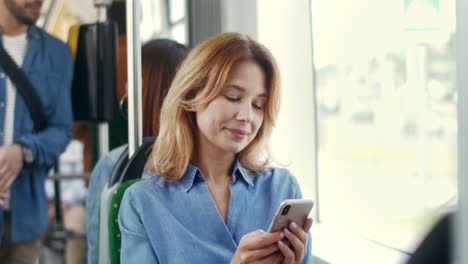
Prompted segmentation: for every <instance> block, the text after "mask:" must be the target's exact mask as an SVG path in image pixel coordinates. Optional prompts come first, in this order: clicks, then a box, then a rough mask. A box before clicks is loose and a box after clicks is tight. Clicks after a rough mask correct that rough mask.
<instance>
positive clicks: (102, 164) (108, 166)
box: [86, 145, 127, 264]
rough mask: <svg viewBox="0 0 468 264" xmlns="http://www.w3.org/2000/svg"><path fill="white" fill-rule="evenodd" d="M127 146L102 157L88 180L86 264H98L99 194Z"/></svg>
mask: <svg viewBox="0 0 468 264" xmlns="http://www.w3.org/2000/svg"><path fill="white" fill-rule="evenodd" d="M126 147H127V146H126V145H124V146H120V147H118V148H116V149H114V150H112V151H111V152H109V153H108V154H107V155H105V156H104V157H102V158H101V159H100V160H99V161H98V163H97V164H96V166H94V169H93V172H92V173H91V177H90V179H89V185H88V186H89V187H88V193H87V196H86V239H87V241H88V264H96V263H98V254H99V252H98V248H99V204H100V202H101V192H102V189H103V188H104V186H107V184H108V182H109V180H110V177H111V174H112V171H113V170H114V166H115V163H116V162H117V160H118V159H119V157H120V155H121V154H122V152H123V151H124V149H125V148H126Z"/></svg>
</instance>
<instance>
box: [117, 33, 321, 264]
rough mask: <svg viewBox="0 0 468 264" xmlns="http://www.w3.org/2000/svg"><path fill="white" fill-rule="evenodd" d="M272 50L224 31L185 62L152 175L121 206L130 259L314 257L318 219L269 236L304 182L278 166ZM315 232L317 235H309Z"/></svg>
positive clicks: (170, 97)
mask: <svg viewBox="0 0 468 264" xmlns="http://www.w3.org/2000/svg"><path fill="white" fill-rule="evenodd" d="M279 93H280V91H279V72H278V70H277V66H276V63H275V60H274V58H273V57H272V55H271V54H270V53H269V51H268V50H267V49H266V48H265V47H264V46H262V45H260V44H259V43H257V42H255V41H254V40H252V39H250V38H249V37H247V36H244V35H241V34H238V33H224V34H220V35H217V36H214V37H212V38H210V39H208V40H206V41H204V42H203V43H201V44H200V45H199V46H197V47H196V48H195V49H194V50H193V51H192V52H191V53H190V54H189V56H188V57H187V59H186V60H185V61H184V62H183V63H182V65H181V68H180V69H179V71H177V74H176V77H175V79H174V81H173V83H172V86H171V88H170V89H169V92H168V94H167V96H166V99H165V101H164V103H163V106H162V109H161V120H160V131H159V135H158V139H157V140H156V142H155V145H154V146H153V149H152V152H151V154H150V156H149V159H148V161H147V164H146V168H145V172H144V173H143V180H141V181H139V182H136V183H135V184H133V185H131V186H130V187H129V188H128V189H127V191H126V192H125V194H124V197H123V199H122V203H121V205H120V210H119V226H120V231H121V237H122V244H121V253H120V260H121V262H122V263H236V264H237V263H287V264H290V263H296V264H297V263H311V262H312V259H311V258H312V254H311V250H310V241H309V243H307V241H308V240H310V234H308V231H309V229H310V227H311V225H312V219H311V218H308V219H307V221H306V223H305V225H304V226H298V225H297V224H296V223H294V222H291V223H290V224H289V225H288V227H287V228H285V229H284V230H281V231H278V232H273V233H269V232H265V230H267V228H268V227H269V225H270V223H271V221H272V219H273V216H274V215H275V213H276V210H277V208H278V207H279V205H280V204H281V202H282V201H283V200H285V199H298V198H301V197H302V195H301V190H300V187H299V185H298V183H297V180H296V178H295V177H294V176H293V175H292V174H291V173H290V172H289V171H288V170H286V169H280V168H274V167H270V166H268V164H269V160H270V159H269V156H268V153H267V151H266V150H267V148H266V146H267V141H268V138H269V136H270V134H271V131H272V129H273V126H274V124H275V121H276V119H277V115H278V111H279V100H280V98H279ZM308 237H309V239H308Z"/></svg>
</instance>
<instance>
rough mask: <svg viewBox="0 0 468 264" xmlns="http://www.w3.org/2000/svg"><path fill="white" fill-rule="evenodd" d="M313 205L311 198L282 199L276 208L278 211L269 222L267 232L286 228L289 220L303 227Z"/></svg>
mask: <svg viewBox="0 0 468 264" xmlns="http://www.w3.org/2000/svg"><path fill="white" fill-rule="evenodd" d="M313 206H314V202H312V200H307V199H288V200H284V201H283V202H282V203H281V205H280V206H279V208H278V211H277V212H276V214H275V217H274V218H273V221H272V222H271V225H270V228H268V232H270V233H273V232H276V231H281V230H283V229H284V228H286V227H287V226H288V225H289V223H290V222H291V221H294V223H296V224H298V225H299V226H300V227H303V226H304V224H305V222H306V220H307V217H308V216H309V213H310V210H312V207H313Z"/></svg>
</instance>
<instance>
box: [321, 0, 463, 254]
mask: <svg viewBox="0 0 468 264" xmlns="http://www.w3.org/2000/svg"><path fill="white" fill-rule="evenodd" d="M337 6H340V8H337ZM455 17H456V16H455V1H454V0H450V1H418V0H413V1H385V0H379V1H375V0H360V4H356V2H353V1H345V0H319V1H312V26H313V37H314V43H313V46H314V65H315V69H316V98H317V102H316V103H317V116H318V153H317V155H318V179H319V182H320V186H319V188H320V189H319V197H320V205H319V206H320V208H321V210H320V217H321V220H322V221H323V223H337V224H343V221H344V222H345V223H346V226H348V227H352V228H353V229H354V230H357V232H358V233H359V234H360V235H362V236H365V237H367V238H370V239H371V240H373V241H377V242H379V243H381V244H383V245H386V246H389V247H393V248H396V249H401V250H405V251H411V250H412V247H413V246H414V244H415V243H416V242H417V241H418V240H419V239H421V238H422V236H424V234H425V233H426V232H427V230H428V229H429V228H430V227H431V226H432V225H433V223H434V222H435V221H436V220H437V219H438V218H439V217H440V215H441V214H442V213H444V212H445V210H446V208H447V207H449V206H453V205H454V204H455V202H456V200H457V198H456V197H457V157H456V153H457V99H456V98H457V94H456V89H455V49H454V40H455Z"/></svg>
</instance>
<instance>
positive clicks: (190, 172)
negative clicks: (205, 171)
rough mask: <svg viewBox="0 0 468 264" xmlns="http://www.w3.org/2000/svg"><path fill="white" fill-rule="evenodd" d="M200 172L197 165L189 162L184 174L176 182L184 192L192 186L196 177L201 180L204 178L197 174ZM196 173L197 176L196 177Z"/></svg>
mask: <svg viewBox="0 0 468 264" xmlns="http://www.w3.org/2000/svg"><path fill="white" fill-rule="evenodd" d="M200 173H201V172H200V170H199V169H198V168H197V167H195V166H193V165H192V164H190V163H189V164H188V167H187V169H186V170H185V173H184V175H183V176H182V178H181V179H180V180H179V181H178V182H177V183H178V184H179V186H180V187H181V188H182V189H183V190H184V191H185V192H188V191H190V189H191V188H192V186H193V184H194V182H195V180H196V179H197V178H201V179H202V180H204V179H203V177H201V175H199V174H200ZM197 175H199V176H198V177H197Z"/></svg>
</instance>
